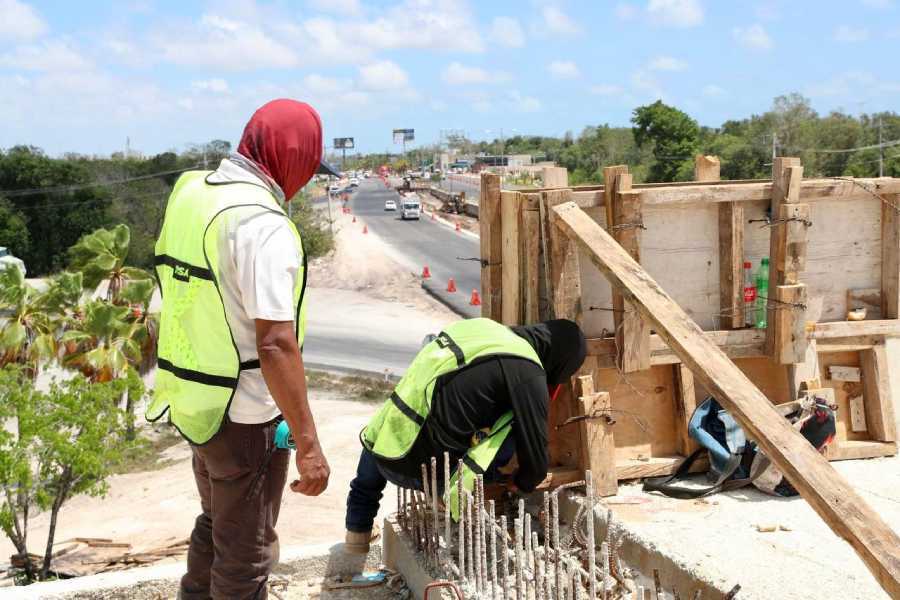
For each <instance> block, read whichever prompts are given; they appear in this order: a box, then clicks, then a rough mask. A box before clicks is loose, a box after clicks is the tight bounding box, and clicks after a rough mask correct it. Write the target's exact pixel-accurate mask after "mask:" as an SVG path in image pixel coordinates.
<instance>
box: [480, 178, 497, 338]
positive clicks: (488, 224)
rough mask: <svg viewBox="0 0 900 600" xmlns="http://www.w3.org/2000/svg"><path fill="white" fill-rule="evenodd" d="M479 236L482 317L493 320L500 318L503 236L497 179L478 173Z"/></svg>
mask: <svg viewBox="0 0 900 600" xmlns="http://www.w3.org/2000/svg"><path fill="white" fill-rule="evenodd" d="M478 227H479V230H480V234H481V235H480V237H481V241H480V243H481V261H482V262H481V264H482V267H481V316H482V317H487V318H489V319H494V320H495V321H500V320H502V319H503V314H502V312H501V308H500V305H501V299H502V291H503V280H502V274H501V272H502V269H503V264H502V262H501V255H502V253H503V235H502V231H501V225H500V176H499V175H495V174H494V173H482V174H481V199H480V201H479V206H478Z"/></svg>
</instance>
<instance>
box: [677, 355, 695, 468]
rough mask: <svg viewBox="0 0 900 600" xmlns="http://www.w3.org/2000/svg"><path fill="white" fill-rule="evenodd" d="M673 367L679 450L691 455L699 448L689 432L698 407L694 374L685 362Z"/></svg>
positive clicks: (685, 454)
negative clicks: (692, 417)
mask: <svg viewBox="0 0 900 600" xmlns="http://www.w3.org/2000/svg"><path fill="white" fill-rule="evenodd" d="M672 368H673V369H674V371H675V415H676V416H675V418H676V419H677V420H676V422H675V431H676V435H677V436H678V451H679V452H680V453H681V454H683V455H684V456H689V455H690V454H692V453H693V452H694V451H695V450H696V449H697V448H699V444H697V442H696V440H694V438H692V437H691V436H690V435H689V434H688V423H689V422H690V420H691V416H692V415H693V414H694V410H695V409H696V408H697V393H696V390H695V389H694V374H693V373H691V370H690V369H688V368H687V367H685V366H684V365H683V364H677V365H675V366H673V367H672Z"/></svg>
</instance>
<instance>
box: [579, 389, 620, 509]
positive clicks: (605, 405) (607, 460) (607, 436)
mask: <svg viewBox="0 0 900 600" xmlns="http://www.w3.org/2000/svg"><path fill="white" fill-rule="evenodd" d="M575 397H576V398H578V406H579V409H580V410H581V414H582V415H586V416H588V417H591V418H588V419H584V420H582V421H580V422H579V427H578V429H579V432H580V434H581V461H580V462H579V467H580V468H581V469H582V470H585V471H587V470H590V471H591V473H592V474H593V477H594V489H595V490H596V491H597V493H598V494H600V495H601V496H615V495H616V493H617V492H618V489H619V487H618V484H617V480H616V444H615V439H614V438H613V428H612V424H610V423H609V422H607V420H606V418H605V417H599V418H598V416H599V415H609V414H610V412H609V411H610V409H611V408H612V405H611V404H610V399H609V393H608V392H599V393H595V392H594V378H593V376H592V375H582V376H581V377H577V378H576V379H575Z"/></svg>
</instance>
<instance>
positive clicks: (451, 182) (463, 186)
mask: <svg viewBox="0 0 900 600" xmlns="http://www.w3.org/2000/svg"><path fill="white" fill-rule="evenodd" d="M438 185H439V186H440V187H441V189H445V190H447V191H450V192H465V193H466V199H468V200H472V201H474V202H478V199H479V198H480V197H481V185H480V183H479V182H478V181H477V180H476V181H474V182H468V181H462V180H459V179H447V178H446V177H445V178H443V179H441V182H440V183H439V184H438Z"/></svg>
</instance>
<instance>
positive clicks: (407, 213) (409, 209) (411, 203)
mask: <svg viewBox="0 0 900 600" xmlns="http://www.w3.org/2000/svg"><path fill="white" fill-rule="evenodd" d="M421 211H422V205H421V204H420V203H419V201H418V200H414V199H412V198H404V199H403V202H402V204H401V208H400V218H401V219H402V220H404V221H405V220H406V219H415V220H416V221H418V220H419V215H420V214H421Z"/></svg>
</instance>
